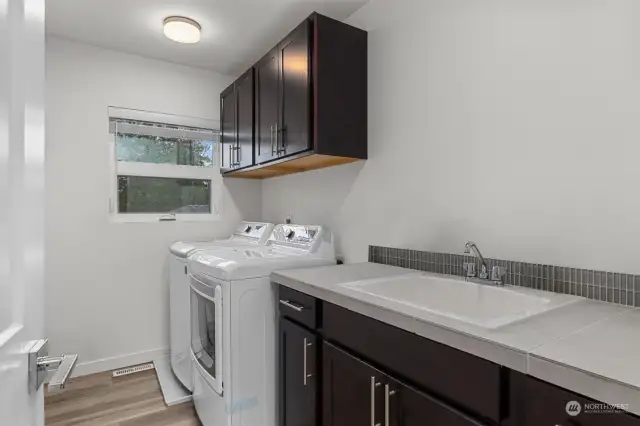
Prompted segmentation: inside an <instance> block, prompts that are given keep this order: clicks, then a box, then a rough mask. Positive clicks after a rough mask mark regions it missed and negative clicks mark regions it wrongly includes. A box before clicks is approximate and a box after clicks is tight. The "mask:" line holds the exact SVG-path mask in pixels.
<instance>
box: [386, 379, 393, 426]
mask: <svg viewBox="0 0 640 426" xmlns="http://www.w3.org/2000/svg"><path fill="white" fill-rule="evenodd" d="M395 394H396V391H392V390H389V385H388V384H386V385H384V426H391V423H390V422H389V404H390V403H389V397H390V396H393V395H395Z"/></svg>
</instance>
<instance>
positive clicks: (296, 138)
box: [277, 20, 312, 156]
mask: <svg viewBox="0 0 640 426" xmlns="http://www.w3.org/2000/svg"><path fill="white" fill-rule="evenodd" d="M310 26H311V22H310V21H309V20H305V21H304V22H303V23H302V24H300V25H299V26H298V28H296V29H295V30H294V31H293V32H292V33H291V34H289V36H288V37H287V38H285V39H284V40H283V41H282V42H281V43H280V44H279V45H278V52H279V56H280V114H281V119H280V128H279V129H278V147H277V152H278V156H284V155H291V154H297V153H299V152H302V151H307V150H309V149H311V148H312V139H311V49H310V36H311V31H310Z"/></svg>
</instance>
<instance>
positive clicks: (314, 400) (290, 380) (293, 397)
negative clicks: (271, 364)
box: [279, 318, 319, 426]
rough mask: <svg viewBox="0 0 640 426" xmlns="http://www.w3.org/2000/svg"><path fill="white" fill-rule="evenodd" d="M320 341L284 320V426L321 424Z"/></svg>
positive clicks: (281, 351)
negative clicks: (319, 412)
mask: <svg viewBox="0 0 640 426" xmlns="http://www.w3.org/2000/svg"><path fill="white" fill-rule="evenodd" d="M317 340H318V338H317V337H316V336H315V335H314V334H313V333H311V332H310V331H307V330H306V329H305V328H303V327H301V326H299V325H297V324H295V323H293V322H291V321H289V320H287V319H284V318H280V398H279V399H280V410H279V411H280V425H281V426H316V425H317V424H318V418H319V417H318V411H317V409H318V397H319V395H318V386H319V379H318V377H317V369H316V365H317V359H318V358H317V352H318V345H317Z"/></svg>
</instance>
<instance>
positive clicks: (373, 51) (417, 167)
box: [263, 0, 640, 273]
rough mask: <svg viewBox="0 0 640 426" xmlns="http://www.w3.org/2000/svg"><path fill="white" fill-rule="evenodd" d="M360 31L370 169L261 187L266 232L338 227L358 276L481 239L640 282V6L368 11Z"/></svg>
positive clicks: (613, 0)
mask: <svg viewBox="0 0 640 426" xmlns="http://www.w3.org/2000/svg"><path fill="white" fill-rule="evenodd" d="M349 22H350V23H352V24H354V25H356V26H359V27H361V28H365V29H369V30H370V33H369V153H370V159H369V160H368V161H366V163H364V165H362V164H359V165H347V166H340V167H336V168H331V169H325V170H321V171H316V172H310V173H305V174H300V175H292V176H288V177H282V178H277V179H271V180H268V181H265V182H264V183H263V216H264V217H263V218H264V219H265V220H272V221H279V220H282V218H283V217H284V215H285V214H286V213H287V212H289V211H290V212H291V213H293V218H294V221H296V222H302V223H304V222H320V223H324V224H327V225H329V226H332V227H333V228H334V230H335V231H336V234H337V236H338V238H339V248H340V249H341V251H342V252H343V253H344V255H345V256H346V259H347V260H348V261H359V260H365V259H366V256H367V246H368V245H369V244H378V245H387V246H397V247H405V248H415V249H425V250H434V251H445V252H453V253H459V252H461V250H462V248H463V244H464V242H465V241H466V240H469V239H470V240H474V241H475V242H477V243H478V244H479V246H480V248H481V249H482V250H483V252H484V254H485V255H487V256H492V257H498V258H505V259H514V260H524V261H530V262H544V263H551V264H559V265H572V266H576V267H588V268H589V267H590V268H603V269H607V270H615V271H623V272H629V273H640V262H639V261H638V259H639V258H638V256H639V255H638V253H639V251H638V245H637V239H638V235H640V197H639V196H638V188H639V183H640V167H638V158H640V143H639V141H640V126H639V125H638V123H639V122H640V121H639V118H640V116H639V114H640V107H639V105H640V103H639V99H640V4H638V2H637V1H635V0H608V1H601V0H584V1H576V0H521V1H513V0H484V1H470V0H420V1H418V0H396V1H385V0H373V1H372V2H371V3H369V4H368V5H366V6H365V7H364V8H363V9H361V10H360V11H358V12H356V14H355V15H354V16H352V17H351V18H350V19H349ZM284 201H286V202H287V203H289V202H291V204H290V205H289V204H285V203H284ZM281 202H282V203H281ZM374 227H375V228H374Z"/></svg>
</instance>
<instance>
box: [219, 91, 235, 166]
mask: <svg viewBox="0 0 640 426" xmlns="http://www.w3.org/2000/svg"><path fill="white" fill-rule="evenodd" d="M234 89H235V88H234V85H233V84H232V85H231V86H229V87H228V88H227V89H225V91H224V92H222V93H221V94H220V147H221V150H220V158H221V162H220V167H222V168H223V169H231V168H234V164H235V148H236V147H237V143H238V137H237V132H236V106H237V102H236V92H235V90H234Z"/></svg>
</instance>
